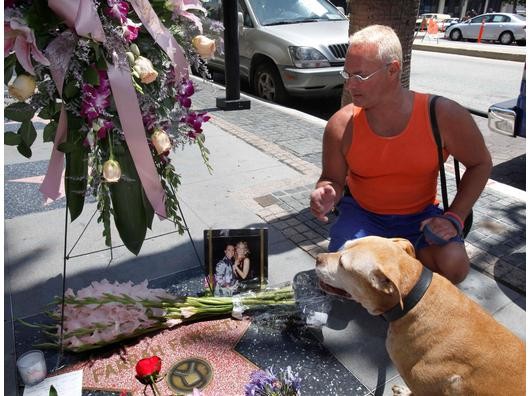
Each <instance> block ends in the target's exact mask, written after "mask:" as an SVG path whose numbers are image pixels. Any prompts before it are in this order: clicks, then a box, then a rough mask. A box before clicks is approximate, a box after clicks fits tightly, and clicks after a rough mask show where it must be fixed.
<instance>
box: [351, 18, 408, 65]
mask: <svg viewBox="0 0 530 396" xmlns="http://www.w3.org/2000/svg"><path fill="white" fill-rule="evenodd" d="M349 44H350V46H351V45H361V46H363V45H370V44H373V45H375V46H377V49H378V54H377V56H378V58H379V59H381V60H382V61H383V62H384V63H390V62H392V61H395V60H397V61H399V65H400V66H402V65H403V50H402V48H401V42H400V41H399V38H398V36H397V34H396V32H395V31H394V29H392V28H391V27H389V26H384V25H371V26H367V27H365V28H364V29H361V30H359V31H357V32H355V33H354V34H352V35H351V36H350V40H349Z"/></svg>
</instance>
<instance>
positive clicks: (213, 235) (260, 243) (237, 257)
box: [204, 228, 268, 296]
mask: <svg viewBox="0 0 530 396" xmlns="http://www.w3.org/2000/svg"><path fill="white" fill-rule="evenodd" d="M204 257H205V261H206V271H207V274H208V279H209V280H210V285H211V287H212V291H213V293H214V295H215V296H231V295H233V294H238V293H243V292H245V291H247V290H259V289H262V288H264V287H265V286H266V285H267V276H268V268H267V257H268V229H267V228H243V229H225V230H204Z"/></svg>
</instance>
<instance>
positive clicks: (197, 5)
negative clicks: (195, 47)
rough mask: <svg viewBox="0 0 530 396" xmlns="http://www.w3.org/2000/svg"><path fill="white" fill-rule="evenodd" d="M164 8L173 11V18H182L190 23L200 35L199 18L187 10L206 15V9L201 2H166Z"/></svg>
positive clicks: (175, 0)
mask: <svg viewBox="0 0 530 396" xmlns="http://www.w3.org/2000/svg"><path fill="white" fill-rule="evenodd" d="M166 7H167V8H168V9H170V10H171V11H173V15H174V16H179V15H180V16H183V17H185V18H188V19H189V20H190V21H192V22H193V23H194V24H195V26H196V27H197V29H199V31H200V32H201V33H202V23H201V20H200V19H199V17H198V16H197V15H195V14H193V13H191V12H188V10H197V11H201V12H203V13H204V15H206V14H207V11H206V9H205V8H204V7H203V6H202V3H201V0H168V1H167V2H166Z"/></svg>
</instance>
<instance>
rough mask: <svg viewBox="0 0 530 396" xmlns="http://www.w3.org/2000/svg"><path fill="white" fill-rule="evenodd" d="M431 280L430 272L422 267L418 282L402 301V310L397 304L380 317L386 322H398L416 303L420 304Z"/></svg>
mask: <svg viewBox="0 0 530 396" xmlns="http://www.w3.org/2000/svg"><path fill="white" fill-rule="evenodd" d="M431 280H432V271H431V270H430V269H429V268H427V267H425V266H424V267H423V270H422V271H421V275H420V279H419V280H418V282H416V284H415V285H414V287H413V288H412V290H411V291H410V293H409V294H407V296H406V297H405V298H404V299H403V309H402V308H401V305H400V304H397V305H395V306H394V307H393V308H391V309H390V310H388V311H386V312H385V313H383V314H381V316H382V317H383V318H384V319H385V320H386V321H387V322H393V321H394V320H398V319H400V318H402V317H403V316H405V315H406V314H407V313H408V312H409V311H410V310H411V309H412V308H414V307H415V306H416V304H418V302H420V300H421V298H422V297H423V296H424V294H425V292H426V291H427V289H428V288H429V286H430V284H431Z"/></svg>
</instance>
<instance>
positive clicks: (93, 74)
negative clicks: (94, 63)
mask: <svg viewBox="0 0 530 396" xmlns="http://www.w3.org/2000/svg"><path fill="white" fill-rule="evenodd" d="M83 79H84V81H85V82H87V83H88V84H90V85H94V86H96V85H99V74H98V71H97V70H96V69H94V68H93V67H88V68H87V69H86V70H85V72H84V73H83Z"/></svg>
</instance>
